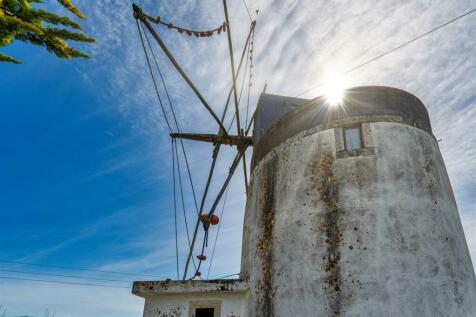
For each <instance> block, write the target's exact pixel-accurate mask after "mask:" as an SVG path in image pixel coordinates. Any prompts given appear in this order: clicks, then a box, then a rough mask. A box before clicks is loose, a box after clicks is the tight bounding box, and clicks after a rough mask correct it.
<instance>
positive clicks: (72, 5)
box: [58, 0, 86, 19]
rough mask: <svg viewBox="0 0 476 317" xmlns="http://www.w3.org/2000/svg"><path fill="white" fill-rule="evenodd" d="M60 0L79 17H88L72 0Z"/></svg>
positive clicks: (59, 0)
mask: <svg viewBox="0 0 476 317" xmlns="http://www.w3.org/2000/svg"><path fill="white" fill-rule="evenodd" d="M58 2H59V3H61V5H63V7H65V8H66V9H68V10H69V11H71V12H72V13H74V14H75V15H76V16H78V17H79V18H81V19H86V16H84V14H83V13H82V12H81V11H80V10H79V9H78V8H76V7H75V5H74V4H73V3H72V2H71V0H58Z"/></svg>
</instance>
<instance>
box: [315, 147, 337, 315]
mask: <svg viewBox="0 0 476 317" xmlns="http://www.w3.org/2000/svg"><path fill="white" fill-rule="evenodd" d="M333 163H334V157H333V156H332V154H330V153H328V152H327V153H324V154H323V155H322V157H321V160H320V162H319V170H320V175H321V179H320V184H319V187H318V191H319V193H320V198H321V201H323V202H324V204H325V207H326V210H325V214H324V222H323V223H322V225H321V228H322V229H323V230H324V233H325V237H326V240H325V243H326V255H325V256H324V257H323V269H324V271H325V272H327V274H328V275H327V277H326V279H325V283H326V284H327V285H326V287H325V288H326V290H327V292H328V294H329V297H328V298H329V307H330V309H331V314H334V315H340V314H341V311H342V283H343V281H342V276H341V270H340V262H341V252H340V250H339V247H340V245H341V242H342V240H343V239H342V233H341V231H340V229H339V217H340V214H339V208H338V207H337V201H338V198H339V191H338V186H339V184H338V181H337V179H336V177H335V175H334V173H333V171H332V166H333Z"/></svg>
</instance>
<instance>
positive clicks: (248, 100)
mask: <svg viewBox="0 0 476 317" xmlns="http://www.w3.org/2000/svg"><path fill="white" fill-rule="evenodd" d="M254 41H255V30H253V34H252V35H251V43H250V46H251V49H250V77H249V81H248V98H247V102H246V116H245V127H247V126H248V116H249V109H250V94H251V86H253V82H252V79H253V66H254V65H253V52H254V48H255V45H254Z"/></svg>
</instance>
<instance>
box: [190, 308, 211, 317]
mask: <svg viewBox="0 0 476 317" xmlns="http://www.w3.org/2000/svg"><path fill="white" fill-rule="evenodd" d="M214 316H215V308H197V309H196V310H195V317H214Z"/></svg>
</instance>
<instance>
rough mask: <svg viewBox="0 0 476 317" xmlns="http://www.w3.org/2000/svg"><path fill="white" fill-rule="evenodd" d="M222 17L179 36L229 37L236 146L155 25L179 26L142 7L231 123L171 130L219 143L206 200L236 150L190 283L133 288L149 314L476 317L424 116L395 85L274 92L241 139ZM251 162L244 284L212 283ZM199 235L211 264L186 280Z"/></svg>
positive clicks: (445, 182)
mask: <svg viewBox="0 0 476 317" xmlns="http://www.w3.org/2000/svg"><path fill="white" fill-rule="evenodd" d="M223 6H224V13H225V22H224V24H222V25H221V26H220V27H218V28H216V29H213V30H207V31H194V30H187V29H180V28H178V29H177V31H178V32H179V33H180V32H182V33H185V34H188V33H187V32H189V33H190V35H189V36H192V35H195V36H197V37H207V36H212V35H213V32H217V33H222V32H226V33H227V39H228V46H229V51H230V61H231V76H232V83H233V84H232V87H231V89H230V93H229V95H228V101H227V106H226V107H225V111H226V109H228V102H229V101H230V99H231V96H233V100H234V104H235V113H234V116H235V120H236V122H235V123H236V134H233V135H232V134H230V133H229V131H228V129H226V128H225V127H224V126H223V116H222V117H221V118H218V116H217V115H216V114H215V113H214V112H213V110H212V108H211V107H210V106H209V104H208V103H207V102H206V101H205V99H204V98H203V96H202V95H201V94H200V92H199V91H198V89H197V88H196V87H195V86H194V85H193V83H192V81H191V80H190V79H189V78H188V77H187V75H186V74H185V73H184V71H183V70H182V69H181V68H180V66H179V65H178V63H177V62H176V60H175V59H174V58H173V56H172V54H171V53H170V51H169V50H168V49H167V47H166V46H165V44H164V42H163V41H162V40H161V38H160V36H159V35H158V34H157V33H156V32H155V31H154V29H153V27H152V26H151V22H154V23H164V26H167V27H169V28H174V26H173V25H172V24H168V23H166V22H163V21H161V20H160V18H153V17H151V16H148V15H147V14H145V13H144V12H142V10H141V9H140V8H139V7H137V6H134V16H135V18H136V21H137V24H138V28H139V33H140V34H141V37H142V34H145V33H144V29H143V28H142V29H141V26H140V25H143V26H145V28H146V29H147V30H149V31H150V33H151V34H152V35H153V37H154V38H155V40H156V41H157V42H158V43H159V46H160V47H161V48H162V50H163V51H164V53H165V54H166V55H167V57H168V58H169V59H170V61H171V62H172V64H173V65H174V66H175V68H176V70H177V71H178V72H179V73H180V74H181V76H182V77H183V79H184V80H185V81H186V82H187V83H188V85H189V86H190V87H191V88H192V90H193V91H194V92H195V94H196V95H197V97H198V98H199V99H200V101H201V102H202V104H203V105H204V106H205V108H206V109H207V110H208V111H209V113H210V115H211V116H212V117H213V119H214V120H215V121H216V123H217V125H218V132H217V134H192V133H182V132H181V131H179V130H178V129H177V131H176V132H172V131H171V137H172V138H174V139H179V140H182V139H190V140H195V141H202V142H209V143H212V144H214V152H213V160H212V163H211V168H210V172H209V176H208V179H207V183H206V187H205V190H204V197H206V194H207V192H208V188H209V185H210V181H211V176H212V175H213V171H214V168H215V163H216V157H217V155H218V152H219V149H220V146H221V145H225V144H227V145H232V146H236V149H237V152H236V155H235V158H234V160H233V163H232V165H231V168H230V171H229V174H228V176H227V177H226V179H225V181H224V182H223V186H222V187H221V189H220V191H219V193H218V195H217V197H216V199H215V200H214V202H213V204H212V206H211V208H210V209H209V211H208V212H206V213H204V212H203V210H204V198H202V201H201V204H200V208H199V212H198V215H197V216H198V217H197V222H196V226H195V231H194V236H193V240H192V242H191V245H190V251H189V254H188V258H187V263H186V266H185V270H184V274H183V276H182V279H179V278H177V280H175V281H173V280H165V281H138V282H135V283H134V286H133V293H134V294H136V295H138V296H141V297H144V298H145V299H146V301H145V306H144V316H147V317H149V316H174V317H177V316H183V315H187V316H189V317H218V316H227V317H228V316H230V317H231V316H260V317H261V316H270V317H271V316H291V315H296V316H306V317H307V316H326V317H331V316H405V317H412V316H462V317H463V316H464V317H470V316H474V315H475V313H476V304H475V303H476V302H475V301H474V299H475V298H476V277H475V274H474V270H473V268H472V263H471V258H470V255H469V251H468V248H467V245H466V241H465V237H464V233H463V230H462V226H461V221H460V219H459V215H458V210H457V206H456V201H455V198H454V195H453V191H452V189H451V184H450V181H449V178H448V175H447V173H446V168H445V165H444V162H443V159H442V157H441V153H440V151H439V147H438V142H437V139H436V138H435V137H434V135H433V132H432V127H431V123H430V118H429V115H428V112H427V110H426V107H425V106H424V104H423V103H422V102H421V101H420V100H419V99H418V98H417V97H416V96H414V95H412V94H410V93H408V92H406V91H403V90H401V89H397V88H392V87H383V86H362V87H354V88H350V89H347V90H346V92H345V94H343V95H341V94H336V93H333V94H332V98H326V97H324V96H320V97H317V98H314V99H301V98H295V97H285V96H276V95H269V94H261V96H260V99H259V101H258V105H257V110H256V111H255V114H254V115H253V117H252V119H251V120H250V123H249V124H248V125H247V126H246V127H244V128H242V127H241V123H240V113H239V106H238V97H237V96H238V94H237V89H236V76H237V73H238V72H239V69H240V67H241V64H242V63H241V61H240V63H239V65H238V68H237V70H236V71H235V64H234V60H233V46H232V42H231V34H230V23H229V19H228V12H227V5H226V0H224V1H223ZM474 11H475V10H472V11H470V12H474ZM468 14H469V13H466V14H465V15H468ZM465 15H462V16H460V17H459V18H461V17H463V16H465ZM459 18H457V19H459ZM457 19H454V20H452V21H450V22H448V23H446V24H444V25H443V26H446V25H448V24H449V23H452V22H454V21H456V20H457ZM255 25H256V22H255V21H251V24H250V31H249V34H248V37H247V41H246V45H245V49H244V51H243V52H245V50H247V47H248V45H251V46H252V43H253V42H252V40H250V38H252V36H253V34H254V28H255ZM443 26H440V27H438V28H435V29H433V30H431V31H429V32H427V33H425V34H423V35H421V36H419V37H416V38H415V39H413V40H411V41H408V42H406V43H404V44H402V45H400V46H398V47H396V48H394V49H392V50H390V51H388V52H386V53H384V54H380V55H379V56H377V57H375V58H373V59H371V60H369V61H367V62H364V63H362V64H360V65H358V66H356V67H354V68H352V69H350V70H349V71H348V72H351V71H353V70H355V69H358V68H360V67H363V66H364V65H367V64H369V63H370V62H372V61H374V60H376V59H379V58H382V57H384V56H385V55H387V54H389V53H391V52H393V51H395V50H397V49H400V48H401V47H403V46H405V45H408V44H410V43H411V42H413V41H415V40H417V39H419V38H421V37H423V36H426V35H428V34H430V33H431V32H434V31H436V30H438V29H439V28H441V27H443ZM143 43H144V42H143ZM144 48H145V45H144ZM251 51H252V50H251ZM243 55H244V53H243V54H242V58H243ZM148 61H149V59H148ZM149 65H150V64H149ZM252 124H253V130H254V131H253V137H252V138H251V137H250V136H249V132H250V130H251V126H252ZM249 146H253V157H252V164H251V175H252V177H251V178H250V182H249V183H248V175H247V166H246V158H245V151H246V149H247V148H248V147H249ZM240 162H242V164H243V171H244V179H245V188H246V191H247V206H246V213H245V219H244V229H243V249H242V259H241V272H240V275H239V278H236V279H225V278H220V279H215V280H202V279H201V273H200V265H201V263H202V261H203V260H205V259H206V256H205V255H204V248H205V246H206V243H207V236H208V229H209V227H210V224H213V223H216V222H217V220H218V219H216V218H215V211H216V208H217V206H218V202H219V201H220V199H221V198H222V196H223V194H224V193H225V191H226V188H227V186H228V184H229V182H230V179H231V177H232V176H233V174H234V173H235V171H236V169H237V167H238V166H239V165H240ZM200 223H201V224H202V225H203V226H202V227H203V229H204V231H205V234H204V241H203V244H202V247H201V250H200V251H201V252H200V253H199V254H198V256H197V258H198V260H199V263H198V266H197V267H196V271H195V274H194V275H193V276H192V277H191V278H190V279H187V269H188V267H189V264H190V259H192V254H193V249H194V245H195V238H196V233H197V231H198V229H199V227H200Z"/></svg>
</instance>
